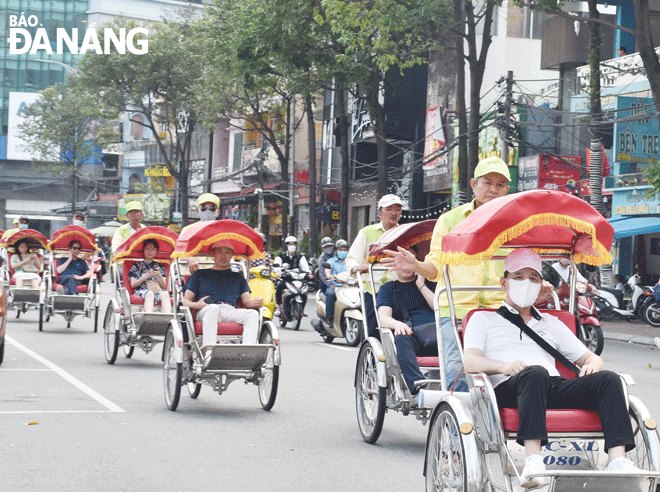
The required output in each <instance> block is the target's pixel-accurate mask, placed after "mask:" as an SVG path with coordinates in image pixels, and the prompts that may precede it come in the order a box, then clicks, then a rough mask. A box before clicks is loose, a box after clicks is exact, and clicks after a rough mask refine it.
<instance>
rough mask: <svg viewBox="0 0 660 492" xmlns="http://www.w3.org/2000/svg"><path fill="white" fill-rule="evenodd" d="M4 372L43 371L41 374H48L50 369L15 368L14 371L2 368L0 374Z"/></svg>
mask: <svg viewBox="0 0 660 492" xmlns="http://www.w3.org/2000/svg"><path fill="white" fill-rule="evenodd" d="M4 371H43V372H50V369H27V368H25V369H20V368H15V369H11V368H7V369H5V368H2V369H0V372H4Z"/></svg>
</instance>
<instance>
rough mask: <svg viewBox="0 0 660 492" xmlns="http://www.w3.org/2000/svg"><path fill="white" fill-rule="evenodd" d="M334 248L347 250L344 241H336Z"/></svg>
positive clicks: (346, 244)
mask: <svg viewBox="0 0 660 492" xmlns="http://www.w3.org/2000/svg"><path fill="white" fill-rule="evenodd" d="M335 248H336V249H339V248H348V243H347V242H346V241H345V240H344V239H338V240H337V242H336V243H335Z"/></svg>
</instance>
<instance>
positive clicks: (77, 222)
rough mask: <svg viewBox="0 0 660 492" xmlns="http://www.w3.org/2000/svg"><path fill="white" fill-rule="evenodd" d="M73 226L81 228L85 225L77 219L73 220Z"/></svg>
mask: <svg viewBox="0 0 660 492" xmlns="http://www.w3.org/2000/svg"><path fill="white" fill-rule="evenodd" d="M73 225H77V226H80V227H82V226H84V225H85V223H84V222H83V221H82V220H77V219H75V220H74V221H73Z"/></svg>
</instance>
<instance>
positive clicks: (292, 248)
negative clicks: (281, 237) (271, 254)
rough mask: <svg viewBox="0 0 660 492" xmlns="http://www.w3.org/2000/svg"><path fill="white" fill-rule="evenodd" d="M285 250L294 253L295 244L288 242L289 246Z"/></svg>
mask: <svg viewBox="0 0 660 492" xmlns="http://www.w3.org/2000/svg"><path fill="white" fill-rule="evenodd" d="M286 250H287V251H288V252H289V253H295V252H296V245H295V244H290V245H289V246H287V247H286Z"/></svg>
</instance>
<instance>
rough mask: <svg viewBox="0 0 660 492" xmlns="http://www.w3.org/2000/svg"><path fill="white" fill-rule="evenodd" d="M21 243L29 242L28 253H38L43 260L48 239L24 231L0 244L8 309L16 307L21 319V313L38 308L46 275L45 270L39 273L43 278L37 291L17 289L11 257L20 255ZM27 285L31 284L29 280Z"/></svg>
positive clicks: (31, 231) (37, 232)
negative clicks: (19, 246)
mask: <svg viewBox="0 0 660 492" xmlns="http://www.w3.org/2000/svg"><path fill="white" fill-rule="evenodd" d="M19 242H27V246H28V253H37V255H38V256H39V258H41V259H42V260H43V255H42V253H41V252H42V251H43V250H45V249H46V247H47V243H48V239H47V238H46V236H44V235H43V234H41V233H40V232H39V231H35V230H34V229H22V230H18V231H16V232H14V233H13V234H11V235H9V236H7V237H5V238H3V243H2V244H0V248H2V257H3V259H4V262H3V265H2V271H3V280H4V284H5V288H6V290H7V307H8V308H10V307H12V306H14V307H16V317H17V318H18V317H20V315H21V313H25V312H27V310H28V309H29V308H30V307H36V306H37V305H38V304H39V296H40V293H41V288H42V287H43V284H44V281H45V278H46V273H45V269H43V266H42V271H41V272H39V276H40V277H41V282H40V283H39V285H40V287H39V288H37V289H35V288H32V287H21V288H18V287H15V285H16V279H15V278H14V274H15V272H14V269H13V268H12V266H11V261H10V260H11V256H12V254H13V253H16V254H18V251H17V250H16V245H17V243H19ZM25 283H29V281H28V280H26V281H25Z"/></svg>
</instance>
